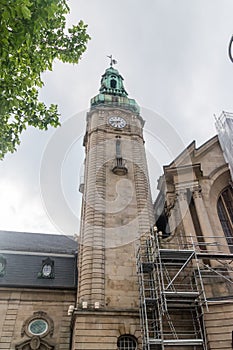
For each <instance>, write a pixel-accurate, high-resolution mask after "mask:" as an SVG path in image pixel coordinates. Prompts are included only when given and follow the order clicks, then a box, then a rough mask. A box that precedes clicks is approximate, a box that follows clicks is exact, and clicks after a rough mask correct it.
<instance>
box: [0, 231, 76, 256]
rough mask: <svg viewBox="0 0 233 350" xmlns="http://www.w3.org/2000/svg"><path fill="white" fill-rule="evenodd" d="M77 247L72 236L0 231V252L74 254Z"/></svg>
mask: <svg viewBox="0 0 233 350" xmlns="http://www.w3.org/2000/svg"><path fill="white" fill-rule="evenodd" d="M77 247H78V245H77V242H76V241H75V240H74V237H73V236H65V235H60V234H43V233H31V232H14V231H0V250H13V251H27V252H41V253H43V252H44V253H56V254H74V253H75V252H76V251H77Z"/></svg>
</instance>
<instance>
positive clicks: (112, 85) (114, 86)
mask: <svg viewBox="0 0 233 350" xmlns="http://www.w3.org/2000/svg"><path fill="white" fill-rule="evenodd" d="M110 85H111V88H112V89H115V88H116V85H117V82H116V80H115V79H111V81H110Z"/></svg>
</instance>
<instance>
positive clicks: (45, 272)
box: [42, 264, 52, 277]
mask: <svg viewBox="0 0 233 350" xmlns="http://www.w3.org/2000/svg"><path fill="white" fill-rule="evenodd" d="M42 272H43V276H45V277H48V276H50V274H51V272H52V266H51V265H48V264H46V265H44V266H43V269H42Z"/></svg>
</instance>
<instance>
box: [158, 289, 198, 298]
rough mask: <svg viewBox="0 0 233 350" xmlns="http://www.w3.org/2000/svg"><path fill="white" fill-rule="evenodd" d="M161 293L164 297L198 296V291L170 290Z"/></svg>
mask: <svg viewBox="0 0 233 350" xmlns="http://www.w3.org/2000/svg"><path fill="white" fill-rule="evenodd" d="M163 294H164V295H165V296H166V297H170V298H177V297H179V298H188V299H189V298H193V299H195V298H197V297H198V296H199V292H177V291H175V292H170V291H164V292H163Z"/></svg>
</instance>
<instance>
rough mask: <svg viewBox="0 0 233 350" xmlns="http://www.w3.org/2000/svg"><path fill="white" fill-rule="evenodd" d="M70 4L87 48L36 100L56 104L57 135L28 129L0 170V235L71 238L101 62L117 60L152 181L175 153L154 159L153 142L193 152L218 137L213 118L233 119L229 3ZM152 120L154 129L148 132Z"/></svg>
mask: <svg viewBox="0 0 233 350" xmlns="http://www.w3.org/2000/svg"><path fill="white" fill-rule="evenodd" d="M68 3H69V6H70V10H71V13H70V15H69V18H68V22H69V24H72V23H74V24H75V23H77V21H79V20H80V19H83V20H84V21H85V22H86V23H87V24H88V26H89V27H88V32H89V34H90V36H91V37H92V40H91V41H90V42H89V44H88V49H87V51H86V53H85V54H84V55H83V58H82V60H81V61H80V63H79V64H78V65H76V66H74V65H68V64H62V63H59V62H56V63H55V64H54V70H53V72H48V73H45V74H44V82H45V86H44V88H43V89H42V91H41V93H40V97H41V99H42V100H43V101H44V102H46V103H47V104H50V103H57V104H58V105H59V110H60V113H61V115H62V118H61V120H62V121H63V122H64V125H63V126H62V128H60V129H59V130H52V129H51V130H49V131H48V132H39V131H36V130H34V129H32V128H30V129H29V130H28V131H26V132H25V133H24V134H23V136H22V143H21V146H20V147H19V149H18V151H17V153H15V154H13V155H8V156H7V157H6V159H5V160H4V161H3V162H2V163H1V169H0V194H1V196H0V229H1V230H14V231H31V232H47V233H49V232H62V233H65V234H73V233H74V232H76V233H78V230H79V219H78V217H79V211H80V205H79V203H80V198H81V196H80V194H79V192H78V186H79V176H80V174H81V165H82V162H83V149H82V137H83V133H84V125H85V112H86V111H87V109H88V108H89V102H90V98H91V97H93V96H95V95H96V94H97V93H98V89H99V87H100V79H101V75H102V74H103V73H104V71H105V69H106V68H107V67H108V65H109V60H108V59H107V57H106V56H107V55H110V54H112V55H113V56H114V58H115V59H116V60H117V61H118V64H117V66H116V68H117V69H118V70H119V71H120V73H121V74H122V76H123V77H124V85H125V88H126V90H127V92H128V94H129V97H130V98H134V99H135V100H136V101H137V102H138V104H139V105H140V106H141V107H143V111H144V113H145V115H143V117H144V118H145V119H146V122H147V123H146V124H145V134H146V135H145V136H146V139H147V144H146V145H147V152H148V161H149V163H150V164H149V165H150V168H151V164H152V163H153V164H155V163H156V171H155V172H158V171H159V172H160V171H161V170H160V169H161V167H162V165H164V164H166V163H168V162H170V161H171V160H172V158H174V157H175V156H176V154H175V153H176V151H178V148H179V147H178V148H177V150H176V149H172V151H171V148H173V147H171V145H166V144H163V145H162V146H161V149H162V148H163V152H162V151H161V152H159V155H157V154H156V150H158V149H160V146H159V145H157V146H155V143H153V142H154V141H155V140H156V142H158V135H160V134H161V133H162V134H163V133H165V130H166V129H167V130H168V129H169V128H170V129H169V130H172V134H173V136H172V137H173V140H174V139H175V140H176V139H177V144H179V146H180V145H181V142H180V141H181V140H182V143H183V146H187V145H188V144H189V143H190V142H191V141H193V140H194V139H195V140H196V143H197V146H200V145H201V144H202V143H203V142H205V141H206V140H208V139H209V138H210V137H212V136H214V135H215V133H216V131H215V128H214V114H215V115H216V116H219V115H220V113H221V111H222V110H225V111H230V112H233V98H232V95H233V64H232V63H231V62H230V60H229V58H228V54H227V50H228V43H229V40H230V38H231V35H232V34H233V17H232V14H233V2H232V0H145V1H139V0H138V1H135V0H117V1H112V0H70V1H69V2H68ZM148 110H150V111H151V112H148ZM153 115H154V116H156V118H160V119H156V118H154V119H153ZM147 118H148V119H150V120H147ZM151 118H152V119H151ZM151 120H153V121H155V120H156V123H157V124H156V123H155V122H154V124H153V128H152V129H153V130H151V127H150V123H151ZM157 120H159V121H157ZM162 121H163V130H162V132H161V130H159V128H161V123H160V122H162ZM166 125H167V126H166ZM161 143H164V142H163V141H161ZM152 168H153V167H152ZM151 171H152V175H151V187H152V190H153V193H155V188H156V178H154V177H155V173H153V171H154V170H153V169H152V170H151ZM48 174H49V178H46V176H48ZM156 176H157V175H156ZM40 179H42V180H41V182H40ZM44 181H45V182H46V181H47V182H46V183H45V182H44ZM51 184H52V185H51Z"/></svg>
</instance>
